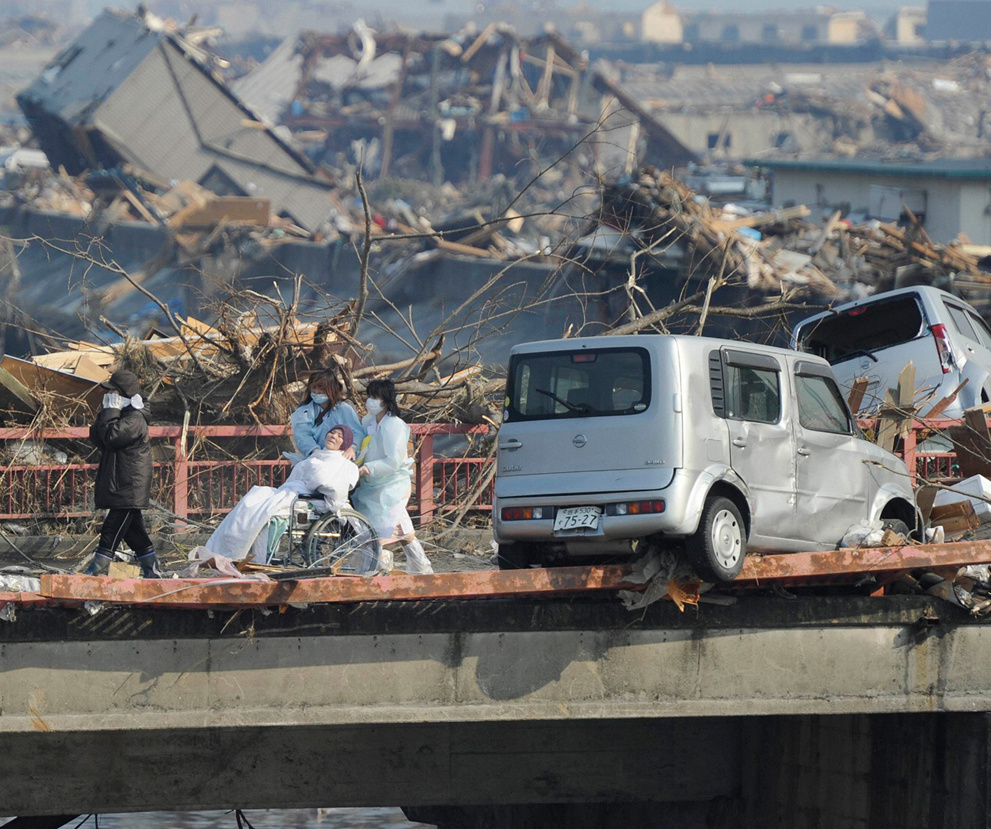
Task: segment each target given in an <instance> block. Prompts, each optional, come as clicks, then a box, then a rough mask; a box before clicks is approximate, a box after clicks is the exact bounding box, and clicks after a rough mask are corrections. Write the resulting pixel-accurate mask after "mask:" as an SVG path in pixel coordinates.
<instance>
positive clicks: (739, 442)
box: [733, 438, 747, 446]
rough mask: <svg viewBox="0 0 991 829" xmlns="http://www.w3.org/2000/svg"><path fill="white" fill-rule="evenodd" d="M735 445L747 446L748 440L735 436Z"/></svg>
mask: <svg viewBox="0 0 991 829" xmlns="http://www.w3.org/2000/svg"><path fill="white" fill-rule="evenodd" d="M733 445H734V446H746V445H747V442H746V441H745V440H744V439H743V438H733Z"/></svg>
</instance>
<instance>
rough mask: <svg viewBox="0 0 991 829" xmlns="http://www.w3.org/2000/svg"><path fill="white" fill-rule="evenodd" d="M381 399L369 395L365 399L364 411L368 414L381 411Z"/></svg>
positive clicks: (375, 413)
mask: <svg viewBox="0 0 991 829" xmlns="http://www.w3.org/2000/svg"><path fill="white" fill-rule="evenodd" d="M382 408H383V407H382V401H381V400H379V399H378V398H375V397H369V398H368V399H366V400H365V411H367V412H368V414H373V415H377V414H378V413H379V412H381V411H382Z"/></svg>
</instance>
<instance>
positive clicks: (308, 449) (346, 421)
mask: <svg viewBox="0 0 991 829" xmlns="http://www.w3.org/2000/svg"><path fill="white" fill-rule="evenodd" d="M289 426H290V429H291V430H292V439H293V443H294V444H295V446H296V452H284V453H283V454H284V455H285V456H286V457H287V458H289V460H291V461H292V462H293V463H294V464H296V463H299V462H300V461H301V460H304V459H306V458H308V457H310V456H311V455H312V454H313V453H314V452H315V451H317V450H319V449H323V445H324V441H325V440H326V438H327V433H328V432H329V431H330V430H331V429H333V428H334V427H335V426H347V427H348V428H349V429H350V430H351V431H352V432H353V433H354V442H355V446H356V447H360V446H361V443H362V441H363V440H364V438H365V429H364V427H363V426H362V425H361V420H360V418H359V417H358V413H357V412H356V411H355V410H354V407H353V406H352V405H351V404H350V403H348V401H347V400H346V399H345V391H344V386H343V385H342V384H341V381H340V380H339V379H338V378H337V376H336V375H335V374H334V373H333V372H331V371H318V372H314V373H313V374H311V375H310V379H309V381H308V382H307V384H306V392H305V393H304V395H303V399H302V401H301V402H300V404H299V407H298V408H297V409H296V411H294V412H293V413H292V415H291V417H290V418H289ZM355 452H356V450H355V449H349V450H348V451H347V453H346V456H347V457H348V458H349V459H350V460H354V458H355Z"/></svg>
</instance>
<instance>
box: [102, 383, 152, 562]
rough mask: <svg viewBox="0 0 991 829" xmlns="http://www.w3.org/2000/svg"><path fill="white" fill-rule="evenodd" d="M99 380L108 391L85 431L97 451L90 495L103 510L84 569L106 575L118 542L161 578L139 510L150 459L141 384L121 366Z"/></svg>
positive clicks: (146, 501) (146, 502)
mask: <svg viewBox="0 0 991 829" xmlns="http://www.w3.org/2000/svg"><path fill="white" fill-rule="evenodd" d="M102 385H103V387H104V388H105V389H106V390H107V393H106V394H105V395H104V396H103V408H102V409H101V411H100V413H99V414H98V415H97V417H96V422H95V423H94V424H93V425H92V427H90V430H89V436H90V440H91V441H92V442H93V445H94V446H96V448H97V449H99V450H100V464H99V466H98V467H97V470H96V491H95V493H94V497H93V500H94V504H95V506H96V508H97V509H105V510H107V515H106V518H104V520H103V526H102V527H101V529H100V539H99V541H98V542H97V547H96V552H95V554H94V555H93V558H92V559H91V561H90V563H89V565H88V566H87V567H86V569H85V570H83V573H85V574H86V575H87V576H105V575H106V574H107V572H108V570H109V569H110V564H111V562H112V561H113V560H114V556H115V555H116V553H117V548H118V547H119V546H120V544H121V542H123V543H124V544H126V545H127V546H128V547H129V548H130V550H131V552H132V553H134V557H135V560H136V561H137V563H138V564H139V565H141V575H142V577H143V578H147V579H157V578H161V576H162V571H161V568H160V567H159V564H158V555H157V554H156V553H155V545H154V543H152V540H151V537H150V536H149V535H148V531H147V529H145V523H144V516H143V515H142V510H146V509H148V507H149V506H151V474H152V458H151V444H150V443H149V440H148V421H149V417H148V409H147V407H146V406H145V401H144V398H143V397H142V396H141V383H140V381H139V380H138V376H137V375H136V374H135V373H134V372H133V371H128V370H127V369H120V370H119V371H115V372H114V373H113V374H112V375H110V378H109V380H107V382H105V383H103V384H102Z"/></svg>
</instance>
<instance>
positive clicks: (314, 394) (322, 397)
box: [310, 391, 330, 406]
mask: <svg viewBox="0 0 991 829" xmlns="http://www.w3.org/2000/svg"><path fill="white" fill-rule="evenodd" d="M310 400H312V401H313V402H314V403H316V404H317V405H318V406H323V405H324V404H325V403H326V402H327V401H328V400H330V398H329V397H328V396H327V395H326V394H320V392H318V391H311V392H310Z"/></svg>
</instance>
